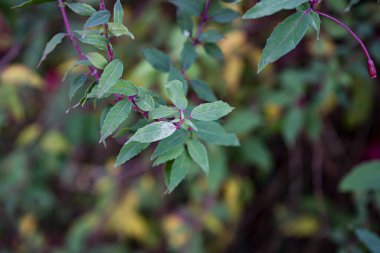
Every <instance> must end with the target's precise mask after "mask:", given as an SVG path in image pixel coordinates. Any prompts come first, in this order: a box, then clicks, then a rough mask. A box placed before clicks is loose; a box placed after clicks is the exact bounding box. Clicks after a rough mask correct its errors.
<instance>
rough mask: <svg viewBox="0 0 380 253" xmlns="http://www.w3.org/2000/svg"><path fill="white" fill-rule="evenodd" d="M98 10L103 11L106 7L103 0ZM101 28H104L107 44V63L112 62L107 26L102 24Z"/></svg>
mask: <svg viewBox="0 0 380 253" xmlns="http://www.w3.org/2000/svg"><path fill="white" fill-rule="evenodd" d="M100 9H101V10H105V9H106V5H105V3H104V0H100ZM103 27H104V37H105V38H106V39H107V41H108V44H107V53H108V58H109V61H110V62H111V61H113V58H114V55H113V51H112V48H111V42H110V39H109V36H108V25H107V24H104V25H103Z"/></svg>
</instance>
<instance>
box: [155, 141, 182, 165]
mask: <svg viewBox="0 0 380 253" xmlns="http://www.w3.org/2000/svg"><path fill="white" fill-rule="evenodd" d="M184 150H185V149H184V147H183V146H182V147H179V148H176V149H173V150H170V151H169V152H166V153H165V154H163V155H161V156H159V157H158V158H157V159H156V160H155V161H154V163H153V166H158V165H161V164H163V163H166V162H168V161H171V160H174V159H176V158H177V157H178V156H179V155H180V154H181V153H182V152H183V151H184Z"/></svg>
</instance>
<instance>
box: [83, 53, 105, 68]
mask: <svg viewBox="0 0 380 253" xmlns="http://www.w3.org/2000/svg"><path fill="white" fill-rule="evenodd" d="M86 57H87V59H88V60H89V61H90V62H91V64H92V65H93V66H94V67H95V68H98V69H104V68H105V67H106V66H107V64H108V61H107V60H106V58H104V56H103V55H101V54H99V53H96V52H93V53H88V54H86Z"/></svg>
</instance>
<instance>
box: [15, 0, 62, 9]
mask: <svg viewBox="0 0 380 253" xmlns="http://www.w3.org/2000/svg"><path fill="white" fill-rule="evenodd" d="M53 1H54V0H28V1H25V2H22V3H21V4H19V5H16V6H13V7H12V9H13V8H22V7H28V6H32V5H37V4H43V3H47V2H53Z"/></svg>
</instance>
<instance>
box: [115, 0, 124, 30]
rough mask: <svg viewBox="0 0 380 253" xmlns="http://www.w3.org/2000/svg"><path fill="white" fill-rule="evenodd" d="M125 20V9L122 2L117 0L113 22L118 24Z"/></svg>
mask: <svg viewBox="0 0 380 253" xmlns="http://www.w3.org/2000/svg"><path fill="white" fill-rule="evenodd" d="M123 21H124V9H123V6H122V5H121V3H120V0H117V1H116V3H115V5H114V7H113V22H115V23H117V24H123Z"/></svg>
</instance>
